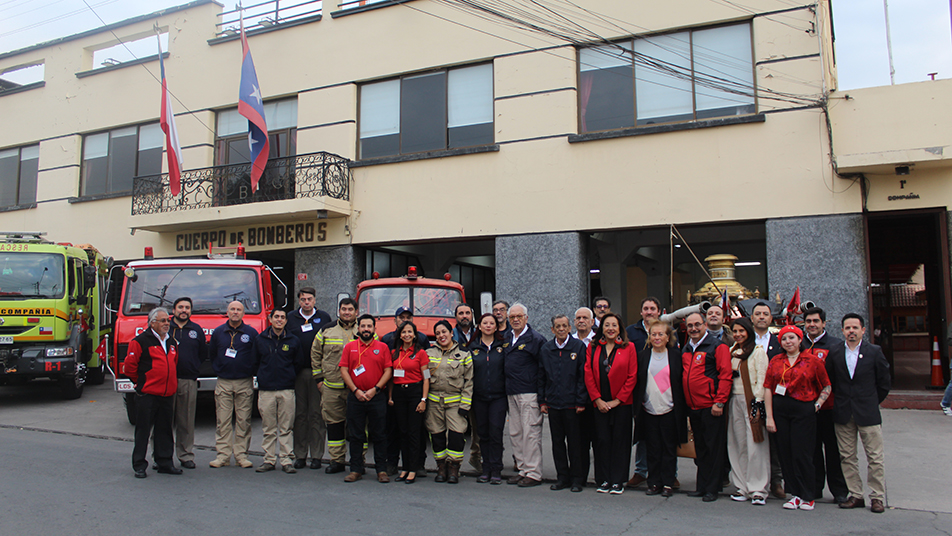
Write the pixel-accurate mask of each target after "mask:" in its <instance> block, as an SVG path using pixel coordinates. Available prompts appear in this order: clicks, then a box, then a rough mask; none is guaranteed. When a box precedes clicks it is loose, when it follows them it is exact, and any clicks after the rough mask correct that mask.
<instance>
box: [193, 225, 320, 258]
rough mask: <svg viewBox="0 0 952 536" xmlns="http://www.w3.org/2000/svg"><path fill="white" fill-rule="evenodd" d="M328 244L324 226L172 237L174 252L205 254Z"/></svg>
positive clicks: (286, 227)
mask: <svg viewBox="0 0 952 536" xmlns="http://www.w3.org/2000/svg"><path fill="white" fill-rule="evenodd" d="M326 240H327V222H318V223H288V224H283V225H263V226H260V227H248V228H247V229H243V230H240V231H239V230H226V229H220V230H218V231H201V232H194V233H181V234H177V235H175V251H208V248H209V246H214V247H219V248H223V247H233V246H237V245H238V244H243V245H244V246H245V247H247V248H254V247H262V246H278V245H288V246H296V245H298V244H312V243H315V242H324V241H326Z"/></svg>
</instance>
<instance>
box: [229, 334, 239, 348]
mask: <svg viewBox="0 0 952 536" xmlns="http://www.w3.org/2000/svg"><path fill="white" fill-rule="evenodd" d="M237 334H238V332H237V331H232V332H231V342H230V343H228V348H230V349H232V350H234V349H235V335H237Z"/></svg>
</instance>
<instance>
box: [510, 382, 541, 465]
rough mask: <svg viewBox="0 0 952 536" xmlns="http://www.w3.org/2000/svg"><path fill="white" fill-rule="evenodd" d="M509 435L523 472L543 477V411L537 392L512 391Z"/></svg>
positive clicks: (517, 462)
mask: <svg viewBox="0 0 952 536" xmlns="http://www.w3.org/2000/svg"><path fill="white" fill-rule="evenodd" d="M507 398H508V400H509V439H510V441H512V456H513V457H514V458H515V459H516V468H517V469H519V475H520V476H526V477H529V478H532V479H534V480H542V411H541V410H539V396H538V395H537V394H535V393H523V394H519V395H509V396H508V397H507Z"/></svg>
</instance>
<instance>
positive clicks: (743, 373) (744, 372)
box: [737, 360, 766, 443]
mask: <svg viewBox="0 0 952 536" xmlns="http://www.w3.org/2000/svg"><path fill="white" fill-rule="evenodd" d="M737 368H739V369H740V379H741V383H742V384H744V398H746V399H747V411H748V413H750V433H751V435H752V436H753V438H754V443H763V441H764V428H765V423H764V421H765V418H766V413H765V412H764V406H763V403H762V402H757V401H756V400H754V393H753V389H752V388H751V386H750V369H749V368H748V365H747V360H741V362H740V366H738V367H737Z"/></svg>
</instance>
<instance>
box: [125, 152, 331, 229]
mask: <svg viewBox="0 0 952 536" xmlns="http://www.w3.org/2000/svg"><path fill="white" fill-rule="evenodd" d="M349 163H350V160H347V159H346V158H344V157H341V156H338V155H336V154H332V153H325V152H320V153H311V154H303V155H297V156H288V157H284V158H272V159H271V160H268V166H267V167H266V168H265V171H264V174H263V175H262V176H261V180H260V181H258V191H256V192H255V193H253V194H252V193H251V164H250V163H249V164H235V165H228V166H215V167H210V168H203V169H193V170H190V171H185V172H183V173H182V179H181V182H182V188H181V192H179V195H177V196H173V195H172V192H171V191H170V190H169V175H168V173H163V174H161V175H147V176H143V177H136V178H135V179H133V181H132V215H133V216H137V215H140V214H161V213H164V212H177V211H180V210H192V209H197V208H208V207H221V206H229V205H240V204H244V203H258V202H261V201H278V200H282V199H298V198H306V197H330V198H333V199H341V200H344V201H348V200H350V167H349V166H348V164H349Z"/></svg>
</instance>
